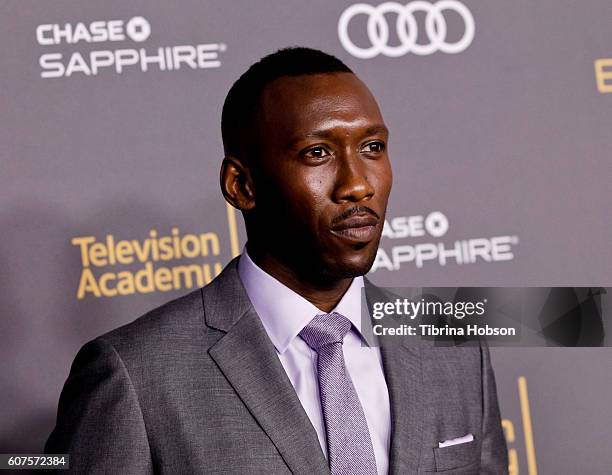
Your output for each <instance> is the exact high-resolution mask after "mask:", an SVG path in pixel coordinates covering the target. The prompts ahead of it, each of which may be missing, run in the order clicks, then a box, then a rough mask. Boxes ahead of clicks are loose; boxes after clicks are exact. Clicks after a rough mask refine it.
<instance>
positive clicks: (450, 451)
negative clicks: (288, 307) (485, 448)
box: [428, 440, 480, 475]
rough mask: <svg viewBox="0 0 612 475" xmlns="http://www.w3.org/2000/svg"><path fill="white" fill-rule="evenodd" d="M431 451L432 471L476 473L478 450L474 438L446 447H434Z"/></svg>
mask: <svg viewBox="0 0 612 475" xmlns="http://www.w3.org/2000/svg"><path fill="white" fill-rule="evenodd" d="M433 453H434V467H433V472H436V473H438V472H447V473H449V474H451V473H452V474H457V475H459V474H472V473H473V474H478V468H479V466H480V464H479V450H478V444H477V442H476V441H475V440H473V441H471V442H465V443H462V444H457V445H451V446H448V447H434V449H433ZM428 471H429V470H428Z"/></svg>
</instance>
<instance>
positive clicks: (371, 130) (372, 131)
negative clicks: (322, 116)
mask: <svg viewBox="0 0 612 475" xmlns="http://www.w3.org/2000/svg"><path fill="white" fill-rule="evenodd" d="M388 133H389V129H387V127H386V126H385V125H383V124H376V125H371V126H369V127H368V128H366V129H365V130H364V131H363V135H376V134H388ZM332 135H333V129H319V130H311V131H310V132H308V133H306V134H304V135H302V136H299V137H295V138H293V139H291V140H290V141H289V145H291V146H294V145H296V144H297V143H298V142H300V141H301V140H304V139H312V138H315V139H318V138H322V139H326V138H329V137H330V136H332Z"/></svg>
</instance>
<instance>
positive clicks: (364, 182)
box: [249, 73, 392, 278]
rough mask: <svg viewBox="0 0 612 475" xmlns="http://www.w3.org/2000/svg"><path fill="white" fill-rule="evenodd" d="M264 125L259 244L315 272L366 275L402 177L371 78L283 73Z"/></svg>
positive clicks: (259, 134)
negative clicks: (395, 179)
mask: <svg viewBox="0 0 612 475" xmlns="http://www.w3.org/2000/svg"><path fill="white" fill-rule="evenodd" d="M255 131H256V139H255V140H256V142H257V145H256V148H257V152H256V155H257V157H256V158H255V160H254V164H253V166H252V174H253V181H254V185H255V208H254V211H255V212H254V213H253V215H254V218H255V219H254V220H253V221H251V224H254V225H255V226H256V227H257V231H256V234H257V236H258V239H257V240H258V241H259V242H258V246H259V247H262V246H263V247H265V251H266V252H269V253H270V254H271V255H273V256H274V257H275V258H276V259H277V260H278V261H280V262H282V263H283V264H284V265H286V266H288V267H289V268H291V269H292V270H293V271H295V272H297V273H298V274H300V275H303V276H305V277H306V276H310V277H321V278H326V277H327V278H344V277H354V276H357V275H363V274H365V273H366V272H367V271H368V270H369V269H370V267H371V266H372V263H373V261H374V258H375V256H376V250H377V248H378V242H379V240H380V235H381V232H382V227H383V223H384V216H385V209H386V206H387V199H388V197H389V192H390V190H391V182H392V175H391V167H390V164H389V159H388V157H387V139H388V131H387V128H386V127H385V124H384V121H383V119H382V117H381V114H380V111H379V109H378V105H377V104H376V101H375V100H374V97H373V96H372V94H371V93H370V91H369V90H368V89H367V87H366V86H365V85H364V84H363V83H362V82H361V81H360V80H359V79H358V78H357V77H356V76H355V75H353V74H350V73H335V74H317V75H305V76H297V77H283V78H280V79H277V80H276V81H274V82H272V83H271V84H269V85H268V86H266V88H265V89H264V92H263V94H262V97H261V103H260V108H259V112H258V114H257V126H256V129H255ZM249 239H250V237H249Z"/></svg>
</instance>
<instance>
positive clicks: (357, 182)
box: [333, 151, 374, 202]
mask: <svg viewBox="0 0 612 475" xmlns="http://www.w3.org/2000/svg"><path fill="white" fill-rule="evenodd" d="M336 160H337V164H338V167H337V169H336V183H335V187H334V196H333V199H334V201H336V202H342V201H352V202H359V201H367V200H369V199H370V198H371V197H372V196H374V187H373V186H372V185H371V184H370V182H369V181H368V177H367V174H366V171H367V170H366V169H367V167H366V165H365V163H364V158H363V157H361V155H360V154H359V152H358V151H346V152H345V153H343V154H342V155H339V156H337V157H336Z"/></svg>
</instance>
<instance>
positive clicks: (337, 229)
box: [331, 213, 379, 243]
mask: <svg viewBox="0 0 612 475" xmlns="http://www.w3.org/2000/svg"><path fill="white" fill-rule="evenodd" d="M378 222H379V220H378V218H375V217H374V216H372V215H371V214H366V213H359V214H355V215H353V216H351V217H350V218H347V219H344V220H342V221H340V222H339V223H336V224H335V225H334V226H332V228H331V231H332V234H334V235H336V236H338V237H341V238H343V239H345V240H347V241H351V242H355V243H367V242H370V241H371V240H372V239H374V237H376V232H377V231H376V227H377V226H378Z"/></svg>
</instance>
